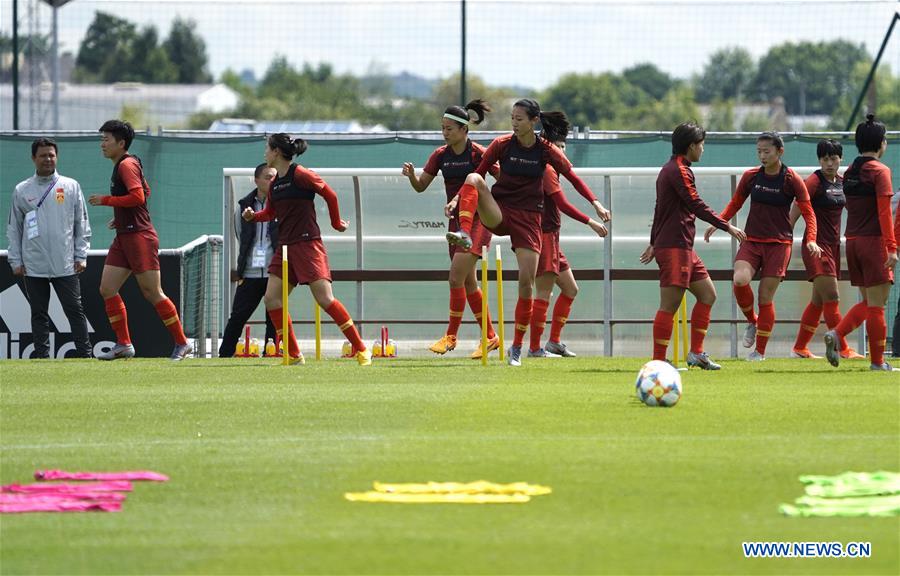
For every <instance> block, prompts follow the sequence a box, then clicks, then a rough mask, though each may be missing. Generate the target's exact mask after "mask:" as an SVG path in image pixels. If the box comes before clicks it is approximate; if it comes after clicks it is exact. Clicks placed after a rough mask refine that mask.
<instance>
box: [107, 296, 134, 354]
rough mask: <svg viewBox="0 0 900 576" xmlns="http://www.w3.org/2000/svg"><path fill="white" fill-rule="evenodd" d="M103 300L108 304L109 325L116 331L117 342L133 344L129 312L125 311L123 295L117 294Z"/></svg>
mask: <svg viewBox="0 0 900 576" xmlns="http://www.w3.org/2000/svg"><path fill="white" fill-rule="evenodd" d="M103 302H104V304H105V305H106V316H107V317H108V318H109V325H110V326H111V327H112V329H113V331H114V332H115V333H116V343H117V344H131V335H130V334H129V333H128V312H126V311H125V302H124V301H123V300H122V297H121V296H119V295H118V294H116V295H115V296H113V297H112V298H107V299H106V300H104V301H103Z"/></svg>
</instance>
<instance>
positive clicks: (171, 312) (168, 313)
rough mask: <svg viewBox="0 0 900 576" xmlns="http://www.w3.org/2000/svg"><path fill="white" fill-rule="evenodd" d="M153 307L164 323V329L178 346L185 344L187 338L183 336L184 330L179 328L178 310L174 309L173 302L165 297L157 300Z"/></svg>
mask: <svg viewBox="0 0 900 576" xmlns="http://www.w3.org/2000/svg"><path fill="white" fill-rule="evenodd" d="M155 308H156V313H157V314H159V317H160V319H161V320H162V322H163V324H165V325H166V329H167V330H168V331H169V334H171V335H172V339H173V340H175V343H176V344H178V345H179V346H182V345H184V344H187V338H185V337H184V330H182V329H181V320H179V319H178V310H176V309H175V304H172V301H171V300H169V299H168V298H165V299H164V300H160V301H159V302H157V303H156V306H155Z"/></svg>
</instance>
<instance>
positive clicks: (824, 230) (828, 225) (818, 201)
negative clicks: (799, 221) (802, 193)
mask: <svg viewBox="0 0 900 576" xmlns="http://www.w3.org/2000/svg"><path fill="white" fill-rule="evenodd" d="M806 190H807V191H808V192H809V203H810V204H811V205H812V207H813V212H814V213H815V215H816V228H817V234H816V244H818V245H820V246H829V245H834V244H839V243H840V242H841V213H842V212H843V211H844V205H845V204H846V203H847V202H846V199H845V197H844V186H843V180H842V179H841V177H840V176H837V178H836V179H835V181H834V182H829V181H828V179H827V178H826V177H825V176H824V175H823V174H822V171H821V170H816V171H815V172H813V173H812V174H810V175H809V178H807V179H806Z"/></svg>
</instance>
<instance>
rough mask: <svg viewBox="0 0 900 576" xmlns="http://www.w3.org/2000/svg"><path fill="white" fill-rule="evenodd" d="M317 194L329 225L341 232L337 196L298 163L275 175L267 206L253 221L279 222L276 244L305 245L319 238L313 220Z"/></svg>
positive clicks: (314, 174)
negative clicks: (324, 207)
mask: <svg viewBox="0 0 900 576" xmlns="http://www.w3.org/2000/svg"><path fill="white" fill-rule="evenodd" d="M316 194H318V195H319V196H321V197H322V198H324V199H325V204H327V205H328V215H329V216H330V217H331V226H332V228H334V229H335V230H338V229H340V222H341V211H340V208H339V207H338V202H337V194H335V192H334V190H332V189H331V187H330V186H328V184H326V183H325V181H324V180H322V177H321V176H319V175H318V174H316V173H315V172H313V171H312V170H309V169H307V168H304V167H303V166H300V165H298V164H291V165H290V167H289V168H288V171H287V172H286V173H285V175H284V176H280V177H279V176H277V175H276V176H275V178H274V179H273V180H272V184H271V186H270V187H269V195H268V197H267V198H266V207H265V208H264V209H263V210H261V211H259V212H256V213H255V214H254V215H253V216H254V218H253V219H254V221H256V222H268V221H269V220H272V219H273V218H277V219H278V243H279V244H280V245H285V244H293V243H295V242H307V241H309V240H316V239H318V238H321V234H320V232H319V224H318V222H317V221H316V206H315V203H314V202H313V201H314V200H315V197H316Z"/></svg>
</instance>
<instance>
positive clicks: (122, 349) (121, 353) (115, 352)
mask: <svg viewBox="0 0 900 576" xmlns="http://www.w3.org/2000/svg"><path fill="white" fill-rule="evenodd" d="M119 358H134V346H132V345H131V344H116V345H115V346H113V347H112V348H110V349H109V350H107V351H106V352H101V353H100V354H97V360H118V359H119Z"/></svg>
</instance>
